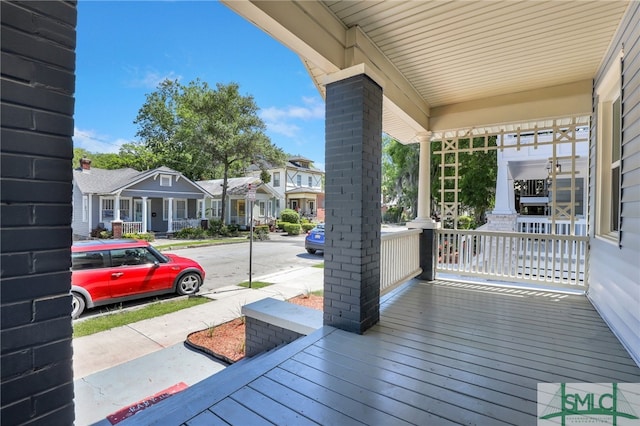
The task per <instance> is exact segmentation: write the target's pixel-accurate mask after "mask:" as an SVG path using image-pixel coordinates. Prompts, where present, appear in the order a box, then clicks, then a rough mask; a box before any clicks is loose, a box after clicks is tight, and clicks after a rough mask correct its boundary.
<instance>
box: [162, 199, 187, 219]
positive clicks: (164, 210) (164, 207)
mask: <svg viewBox="0 0 640 426" xmlns="http://www.w3.org/2000/svg"><path fill="white" fill-rule="evenodd" d="M181 201H184V207H185V208H184V214H185V217H177V214H178V203H179V202H181ZM168 202H169V199H168V198H163V199H162V220H169V218H168V214H167V210H168V206H167V203H168ZM171 211H172V213H173V218H172V219H173V220H182V219H188V218H189V202H188V201H187V199H186V198H174V199H173V203H172V206H171Z"/></svg>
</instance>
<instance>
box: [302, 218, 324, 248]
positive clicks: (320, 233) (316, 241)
mask: <svg viewBox="0 0 640 426" xmlns="http://www.w3.org/2000/svg"><path fill="white" fill-rule="evenodd" d="M304 248H305V249H306V250H307V253H311V254H314V253H315V252H316V251H318V250H322V251H323V252H324V223H319V224H317V225H316V226H315V228H313V229H312V230H310V231H309V232H307V236H306V237H305V239H304Z"/></svg>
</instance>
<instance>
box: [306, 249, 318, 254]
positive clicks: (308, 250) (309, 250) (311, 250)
mask: <svg viewBox="0 0 640 426" xmlns="http://www.w3.org/2000/svg"><path fill="white" fill-rule="evenodd" d="M307 253H309V254H315V253H316V249H307Z"/></svg>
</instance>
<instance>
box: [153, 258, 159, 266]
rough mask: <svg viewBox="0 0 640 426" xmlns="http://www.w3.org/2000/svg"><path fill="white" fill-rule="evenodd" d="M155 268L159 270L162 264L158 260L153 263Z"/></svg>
mask: <svg viewBox="0 0 640 426" xmlns="http://www.w3.org/2000/svg"><path fill="white" fill-rule="evenodd" d="M153 267H154V268H159V267H160V262H158V261H157V260H155V261H154V262H153Z"/></svg>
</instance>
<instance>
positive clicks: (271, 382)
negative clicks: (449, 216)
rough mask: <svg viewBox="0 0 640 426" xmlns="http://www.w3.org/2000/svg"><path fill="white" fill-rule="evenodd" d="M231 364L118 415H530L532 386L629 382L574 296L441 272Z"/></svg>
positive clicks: (292, 420)
mask: <svg viewBox="0 0 640 426" xmlns="http://www.w3.org/2000/svg"><path fill="white" fill-rule="evenodd" d="M243 364H244V365H241V364H238V365H235V366H232V367H229V368H227V369H226V370H224V371H222V372H220V373H218V374H216V375H214V376H212V377H210V378H208V379H206V380H205V381H203V382H201V383H199V384H197V385H195V386H193V387H191V388H189V389H186V390H185V391H183V392H181V393H180V394H178V395H175V396H173V397H172V398H169V399H167V401H165V402H163V403H161V404H158V405H157V406H155V407H153V408H150V409H148V410H145V411H143V412H141V413H139V414H137V415H136V416H133V417H132V418H130V419H128V420H127V422H129V423H127V424H144V425H150V424H162V425H164V424H171V425H173V424H176V425H178V424H188V425H190V426H195V425H199V424H225V423H224V422H227V423H229V424H238V425H246V424H296V425H298V424H314V423H317V424H321V425H333V424H339V425H363V424H365V425H391V424H393V425H405V424H407V425H408V424H415V425H424V424H437V425H446V424H491V425H499V424H517V425H521V424H535V423H536V398H537V385H538V383H558V382H594V383H595V382H598V383H611V382H640V368H638V366H637V365H636V364H635V363H634V362H633V360H632V359H631V358H630V357H629V355H628V354H627V353H626V351H625V350H624V347H623V346H622V345H621V344H620V342H619V341H618V340H617V339H616V338H615V336H614V335H613V333H611V331H610V330H609V328H608V326H607V325H606V324H605V323H604V321H603V320H602V319H601V318H600V316H599V315H598V313H597V312H596V311H595V309H594V308H593V307H592V306H591V304H590V303H589V301H588V300H587V299H586V297H585V296H578V295H566V294H559V293H551V292H547V291H535V290H534V291H531V290H522V289H515V288H506V287H487V286H485V285H477V284H467V283H455V282H445V281H434V282H429V283H427V282H420V281H413V282H412V283H410V284H408V285H405V286H403V287H401V288H399V289H397V290H395V291H393V292H391V293H389V294H387V295H385V296H384V297H383V299H382V309H381V312H380V322H379V323H378V324H377V325H375V326H374V327H372V328H371V329H369V330H368V331H367V332H366V333H365V334H364V335H356V334H352V333H347V332H345V331H342V330H337V329H334V328H332V327H323V328H322V329H320V330H318V331H317V332H315V333H312V334H311V335H309V336H306V337H303V338H301V339H298V340H296V341H295V342H293V343H290V344H289V345H287V346H285V347H283V348H281V349H278V350H275V351H272V352H271V353H267V354H265V355H263V356H260V357H259V358H257V359H255V361H249V362H246V363H243ZM163 410H164V412H163ZM181 410H182V411H181ZM223 421H224V422H223Z"/></svg>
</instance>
